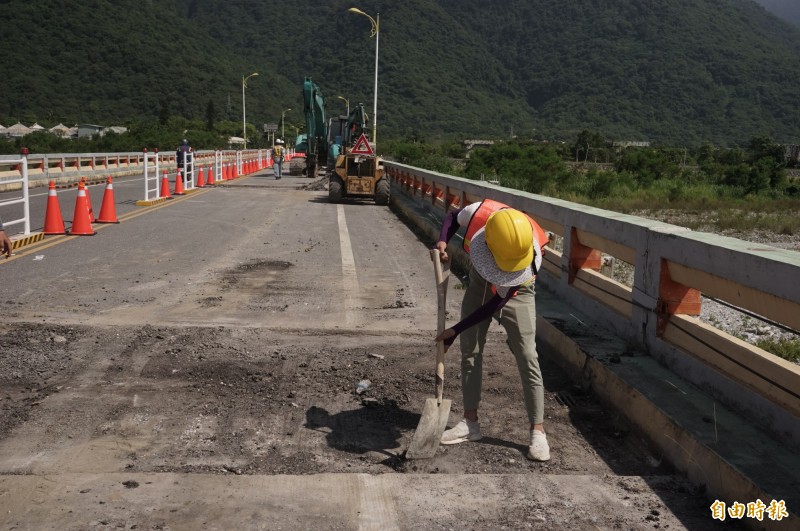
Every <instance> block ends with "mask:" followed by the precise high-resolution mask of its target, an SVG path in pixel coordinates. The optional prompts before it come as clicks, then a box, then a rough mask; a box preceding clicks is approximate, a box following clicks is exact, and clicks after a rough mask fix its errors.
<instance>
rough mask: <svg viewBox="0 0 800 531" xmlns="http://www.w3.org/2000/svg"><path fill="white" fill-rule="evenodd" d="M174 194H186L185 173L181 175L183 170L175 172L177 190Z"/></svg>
mask: <svg viewBox="0 0 800 531" xmlns="http://www.w3.org/2000/svg"><path fill="white" fill-rule="evenodd" d="M173 195H186V192H184V190H183V175H181V172H178V173H176V174H175V191H174V192H173Z"/></svg>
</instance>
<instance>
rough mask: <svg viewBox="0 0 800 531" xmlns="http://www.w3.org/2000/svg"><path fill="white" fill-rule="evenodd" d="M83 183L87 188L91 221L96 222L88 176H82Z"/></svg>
mask: <svg viewBox="0 0 800 531" xmlns="http://www.w3.org/2000/svg"><path fill="white" fill-rule="evenodd" d="M81 184H83V187H84V188H85V189H86V204H87V205H89V222H90V223H94V210H92V196H90V195H89V183H87V182H86V177H81Z"/></svg>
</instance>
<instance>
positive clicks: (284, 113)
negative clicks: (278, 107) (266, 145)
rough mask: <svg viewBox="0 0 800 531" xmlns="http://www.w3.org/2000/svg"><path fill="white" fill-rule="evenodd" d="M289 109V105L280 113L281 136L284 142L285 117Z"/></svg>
mask: <svg viewBox="0 0 800 531" xmlns="http://www.w3.org/2000/svg"><path fill="white" fill-rule="evenodd" d="M291 110H292V108H291V107H289V108H288V109H286V110H285V111H283V112H282V113H281V137H283V141H284V142H286V120H285V117H286V113H287V112H289V111H291Z"/></svg>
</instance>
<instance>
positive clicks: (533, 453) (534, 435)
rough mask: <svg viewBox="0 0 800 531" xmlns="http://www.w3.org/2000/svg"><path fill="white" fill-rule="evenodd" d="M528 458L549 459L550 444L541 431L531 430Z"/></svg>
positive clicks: (536, 459)
mask: <svg viewBox="0 0 800 531" xmlns="http://www.w3.org/2000/svg"><path fill="white" fill-rule="evenodd" d="M442 442H444V441H442ZM528 459H531V460H533V461H549V460H550V445H549V444H547V435H545V434H544V432H543V431H539V430H531V445H530V446H528Z"/></svg>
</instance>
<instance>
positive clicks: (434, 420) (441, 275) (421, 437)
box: [406, 249, 451, 459]
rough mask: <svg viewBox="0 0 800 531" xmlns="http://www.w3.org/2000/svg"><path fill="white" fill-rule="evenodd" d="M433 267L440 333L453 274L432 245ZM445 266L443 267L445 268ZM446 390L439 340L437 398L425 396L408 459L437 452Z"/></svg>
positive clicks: (445, 409) (447, 405) (447, 412)
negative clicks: (443, 394) (443, 397)
mask: <svg viewBox="0 0 800 531" xmlns="http://www.w3.org/2000/svg"><path fill="white" fill-rule="evenodd" d="M431 258H432V259H433V268H434V272H435V273H436V301H437V303H438V306H439V314H438V323H437V327H436V329H437V335H438V334H441V333H442V332H444V327H445V321H446V311H447V280H448V279H449V278H450V264H449V262H445V264H444V268H443V267H442V262H441V260H440V258H439V250H438V249H431ZM443 269H444V270H443ZM443 392H444V343H443V342H442V341H437V342H436V398H428V399H427V400H425V408H424V409H423V410H422V417H421V418H420V419H419V425H418V426H417V430H416V431H415V432H414V436H413V437H412V438H411V444H410V445H409V447H408V450H407V451H406V459H429V458H431V457H433V456H434V455H435V454H436V450H437V449H438V448H439V442H440V441H441V440H442V433H444V429H445V427H446V426H447V418H448V417H449V416H450V404H451V401H450V400H442V393H443Z"/></svg>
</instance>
